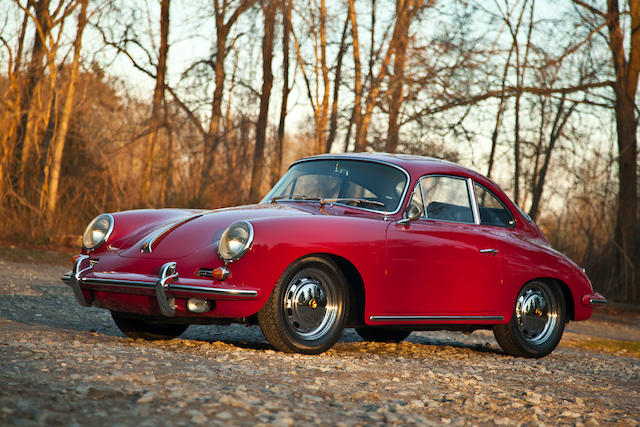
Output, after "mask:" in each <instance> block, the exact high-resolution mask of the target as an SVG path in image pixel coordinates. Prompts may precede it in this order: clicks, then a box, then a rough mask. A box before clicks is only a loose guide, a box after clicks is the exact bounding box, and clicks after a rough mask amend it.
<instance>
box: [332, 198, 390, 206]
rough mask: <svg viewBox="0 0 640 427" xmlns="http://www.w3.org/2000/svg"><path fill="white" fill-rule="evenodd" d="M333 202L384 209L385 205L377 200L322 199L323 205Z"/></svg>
mask: <svg viewBox="0 0 640 427" xmlns="http://www.w3.org/2000/svg"><path fill="white" fill-rule="evenodd" d="M333 202H354V203H355V204H356V205H358V206H359V205H361V204H368V205H374V206H381V207H383V208H384V203H382V202H379V201H377V200H368V199H358V198H353V197H338V198H335V199H322V203H333Z"/></svg>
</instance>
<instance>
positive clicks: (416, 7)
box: [385, 0, 425, 153]
mask: <svg viewBox="0 0 640 427" xmlns="http://www.w3.org/2000/svg"><path fill="white" fill-rule="evenodd" d="M424 6H425V0H404V1H397V2H396V17H397V18H396V19H398V20H400V21H401V22H399V23H398V22H397V23H396V27H395V30H394V35H393V38H392V39H391V40H392V43H394V44H393V46H392V49H393V74H391V75H390V76H389V89H388V99H389V126H388V130H387V142H386V146H385V151H388V152H390V153H393V152H395V151H396V149H397V148H398V142H399V137H398V133H399V131H400V123H399V117H400V108H401V107H402V103H403V101H404V93H403V89H404V80H405V66H406V62H407V50H408V48H409V28H410V26H411V22H412V21H413V19H414V17H415V16H416V15H417V14H418V13H419V12H420V10H421V9H422V8H423V7H424ZM390 48H391V47H390Z"/></svg>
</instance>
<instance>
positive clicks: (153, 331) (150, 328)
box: [111, 311, 189, 341]
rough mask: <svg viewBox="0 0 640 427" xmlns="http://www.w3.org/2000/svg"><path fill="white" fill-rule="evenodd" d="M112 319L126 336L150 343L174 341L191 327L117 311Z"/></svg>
mask: <svg viewBox="0 0 640 427" xmlns="http://www.w3.org/2000/svg"><path fill="white" fill-rule="evenodd" d="M111 317H112V318H113V321H114V322H115V324H116V326H117V327H118V329H120V331H122V333H123V334H125V335H126V336H128V337H130V338H135V339H137V338H142V339H145V340H149V341H156V340H170V339H173V338H175V337H177V336H178V335H180V334H182V333H183V332H184V331H186V330H187V328H188V327H189V325H179V324H171V323H161V322H152V321H149V320H145V319H143V318H140V317H133V316H131V315H127V314H126V313H120V312H117V311H112V312H111Z"/></svg>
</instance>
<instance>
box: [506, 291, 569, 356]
mask: <svg viewBox="0 0 640 427" xmlns="http://www.w3.org/2000/svg"><path fill="white" fill-rule="evenodd" d="M558 309H559V307H558V304H557V302H556V301H555V299H554V298H553V296H551V295H549V294H548V292H547V291H546V289H544V288H540V287H538V286H536V285H535V284H531V285H529V286H527V287H525V288H524V289H522V291H520V294H519V295H518V302H517V303H516V316H517V318H518V328H519V329H520V332H521V333H522V335H523V337H524V338H525V339H526V340H527V341H529V342H530V343H532V344H536V345H538V344H542V343H544V342H545V341H547V339H549V337H550V336H551V335H552V334H553V331H554V330H555V326H556V323H557V322H558Z"/></svg>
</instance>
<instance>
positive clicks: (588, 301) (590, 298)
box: [582, 293, 607, 308]
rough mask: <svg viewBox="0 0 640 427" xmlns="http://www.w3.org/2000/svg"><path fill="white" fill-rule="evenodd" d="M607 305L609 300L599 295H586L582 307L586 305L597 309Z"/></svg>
mask: <svg viewBox="0 0 640 427" xmlns="http://www.w3.org/2000/svg"><path fill="white" fill-rule="evenodd" d="M605 304H607V299H606V298H605V297H603V296H602V295H600V294H599V293H594V294H589V295H584V296H583V297H582V305H586V306H587V307H591V308H597V307H602V306H603V305H605Z"/></svg>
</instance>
